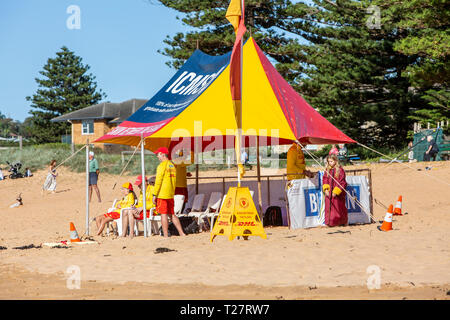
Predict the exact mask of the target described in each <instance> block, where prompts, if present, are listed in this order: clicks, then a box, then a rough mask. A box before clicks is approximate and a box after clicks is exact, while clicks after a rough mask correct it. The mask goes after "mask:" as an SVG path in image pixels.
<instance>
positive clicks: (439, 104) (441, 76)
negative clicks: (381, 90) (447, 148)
mask: <svg viewBox="0 0 450 320" xmlns="http://www.w3.org/2000/svg"><path fill="white" fill-rule="evenodd" d="M383 2H384V1H378V2H377V4H378V5H379V6H380V7H381V8H382V9H383V12H384V17H383V23H387V24H392V25H394V26H395V27H397V28H398V29H399V30H402V31H404V32H407V36H406V37H405V38H404V39H402V40H399V41H397V42H396V43H395V44H394V49H395V50H396V51H398V52H401V53H403V54H405V55H408V56H414V57H415V61H414V62H413V63H412V64H410V65H409V66H408V67H407V68H406V70H405V72H404V73H405V77H407V78H408V79H409V80H410V82H411V86H412V87H413V88H414V90H415V91H416V92H417V93H418V94H420V95H421V97H422V99H423V104H422V105H421V106H420V107H419V108H418V109H416V110H414V111H413V113H412V115H411V116H410V118H411V119H413V120H415V121H419V122H422V123H423V124H426V123H427V122H431V123H433V124H435V123H436V122H438V121H442V120H444V121H446V120H448V119H449V118H450V104H449V101H450V89H449V79H450V64H449V55H450V31H449V29H448V24H449V21H450V12H449V10H448V8H447V6H448V4H447V1H444V0H402V1H399V0H398V1H394V2H392V3H389V4H387V5H386V4H385V3H383Z"/></svg>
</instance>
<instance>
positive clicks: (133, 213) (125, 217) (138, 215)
mask: <svg viewBox="0 0 450 320" xmlns="http://www.w3.org/2000/svg"><path fill="white" fill-rule="evenodd" d="M145 180H146V181H148V184H147V185H146V189H147V191H146V192H145V201H146V202H145V206H146V208H147V210H146V211H147V218H149V217H150V209H151V208H153V207H155V204H154V203H153V199H152V198H153V185H154V183H155V178H154V177H153V178H150V179H148V180H147V178H145ZM134 184H135V185H137V186H139V190H140V194H139V201H138V203H137V205H136V206H131V208H130V209H126V210H123V212H122V237H126V235H127V231H128V226H129V227H130V234H129V237H130V238H133V236H134V230H133V229H134V223H135V220H143V219H144V214H143V211H144V210H143V207H144V199H143V196H142V194H143V192H142V176H137V177H136V181H135V182H134Z"/></svg>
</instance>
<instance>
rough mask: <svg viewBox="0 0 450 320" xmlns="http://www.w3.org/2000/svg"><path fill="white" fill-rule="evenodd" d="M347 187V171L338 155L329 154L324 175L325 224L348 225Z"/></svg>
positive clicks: (332, 225) (330, 225)
mask: <svg viewBox="0 0 450 320" xmlns="http://www.w3.org/2000/svg"><path fill="white" fill-rule="evenodd" d="M345 188H347V182H346V181H345V171H344V169H343V168H342V167H341V165H340V163H339V160H338V157H337V155H334V154H333V155H329V156H328V157H327V167H326V169H325V173H324V175H323V193H324V194H325V224H326V225H327V226H329V227H334V226H342V225H347V223H348V212H347V207H346V206H345Z"/></svg>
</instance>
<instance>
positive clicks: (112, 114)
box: [51, 99, 147, 123]
mask: <svg viewBox="0 0 450 320" xmlns="http://www.w3.org/2000/svg"><path fill="white" fill-rule="evenodd" d="M146 102H147V100H145V99H130V100H126V101H123V102H120V103H112V102H103V103H99V104H94V105H93V106H89V107H86V108H83V109H79V110H76V111H73V112H70V113H66V114H63V115H62V116H59V117H56V118H53V119H52V120H51V121H52V122H62V121H70V120H91V119H92V120H98V119H106V120H109V122H110V123H122V121H124V120H125V119H127V118H128V117H129V116H131V115H132V114H133V113H135V112H136V111H137V110H138V109H139V108H140V107H142V106H143V105H144V103H146Z"/></svg>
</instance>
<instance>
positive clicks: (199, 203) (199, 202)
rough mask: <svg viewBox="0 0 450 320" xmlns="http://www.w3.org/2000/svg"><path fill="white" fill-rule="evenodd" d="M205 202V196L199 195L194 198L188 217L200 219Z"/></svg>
mask: <svg viewBox="0 0 450 320" xmlns="http://www.w3.org/2000/svg"><path fill="white" fill-rule="evenodd" d="M204 201H205V194H203V193H199V194H196V195H195V197H194V201H193V202H192V209H191V212H189V213H188V217H195V218H198V216H199V215H200V214H202V213H203V212H202V208H203V202H204Z"/></svg>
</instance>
